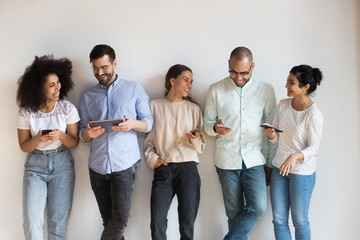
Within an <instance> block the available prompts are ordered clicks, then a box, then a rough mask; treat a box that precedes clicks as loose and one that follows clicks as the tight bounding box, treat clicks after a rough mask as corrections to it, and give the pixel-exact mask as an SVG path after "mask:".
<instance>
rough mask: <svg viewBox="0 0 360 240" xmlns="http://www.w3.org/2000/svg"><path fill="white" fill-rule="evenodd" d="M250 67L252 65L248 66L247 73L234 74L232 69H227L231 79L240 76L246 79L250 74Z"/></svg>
mask: <svg viewBox="0 0 360 240" xmlns="http://www.w3.org/2000/svg"><path fill="white" fill-rule="evenodd" d="M251 67H252V63H251V64H250V68H249V71H247V72H236V71H234V70H232V69H229V73H230V76H231V77H233V78H235V77H237V76H238V75H240V76H241V77H246V76H247V75H249V74H250V72H251Z"/></svg>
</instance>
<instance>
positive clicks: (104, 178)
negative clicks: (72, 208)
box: [79, 44, 153, 240]
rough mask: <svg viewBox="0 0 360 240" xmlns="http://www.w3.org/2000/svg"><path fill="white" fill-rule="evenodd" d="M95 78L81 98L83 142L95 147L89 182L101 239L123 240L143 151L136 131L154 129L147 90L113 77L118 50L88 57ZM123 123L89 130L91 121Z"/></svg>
mask: <svg viewBox="0 0 360 240" xmlns="http://www.w3.org/2000/svg"><path fill="white" fill-rule="evenodd" d="M90 62H91V65H92V69H93V72H94V76H95V77H96V79H97V80H98V81H99V84H96V85H95V86H93V87H92V88H90V89H89V90H87V91H85V92H84V93H83V95H82V96H81V99H80V108H79V113H80V117H81V121H80V131H79V134H80V138H81V140H82V141H83V142H91V150H90V157H89V172H90V182H91V187H92V189H93V192H94V194H95V197H96V201H97V203H98V206H99V210H100V214H101V217H102V219H103V225H104V230H103V232H102V235H101V240H120V239H121V240H122V239H125V238H124V232H125V227H126V225H127V223H128V220H129V218H130V212H131V204H132V199H133V195H134V188H135V175H136V168H137V165H138V164H139V162H140V152H139V146H138V141H137V136H136V132H149V131H150V130H151V128H152V125H153V120H152V114H151V111H150V107H149V97H148V95H147V94H146V92H145V91H144V89H143V87H142V86H141V85H140V84H139V83H137V82H133V81H127V80H124V79H121V78H119V77H118V75H116V74H115V67H116V59H115V51H114V50H113V49H112V48H111V47H110V46H108V45H103V44H101V45H96V46H95V47H94V48H93V49H92V51H91V53H90ZM119 118H124V120H125V121H124V122H122V123H119V124H117V125H115V126H113V127H112V128H109V129H105V128H103V127H101V126H95V127H90V125H89V122H90V121H98V120H109V119H119Z"/></svg>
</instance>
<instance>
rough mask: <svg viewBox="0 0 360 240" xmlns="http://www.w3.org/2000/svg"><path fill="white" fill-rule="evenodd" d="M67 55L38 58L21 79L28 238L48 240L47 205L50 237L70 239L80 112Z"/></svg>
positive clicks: (20, 136)
mask: <svg viewBox="0 0 360 240" xmlns="http://www.w3.org/2000/svg"><path fill="white" fill-rule="evenodd" d="M71 73H72V64H71V62H70V60H68V59H66V58H62V59H54V58H53V56H42V57H35V60H34V61H33V63H32V64H31V65H30V66H29V67H27V68H26V70H25V73H24V75H23V76H22V77H21V78H20V79H19V87H18V91H17V102H18V105H19V107H20V110H19V113H18V119H17V129H18V139H19V145H20V148H21V150H22V151H23V152H27V153H28V155H27V158H26V161H25V171H24V179H23V218H24V223H23V227H24V234H25V239H43V223H44V209H45V206H46V207H47V227H48V239H66V228H67V222H68V219H69V216H70V211H71V206H72V198H73V191H74V181H75V171H74V160H73V157H72V155H71V152H70V151H69V148H75V147H77V145H78V144H79V137H78V121H79V120H80V118H79V114H78V112H77V110H76V108H75V106H74V105H73V104H72V103H70V102H69V101H66V100H63V98H64V96H67V94H68V92H69V91H70V90H71V89H72V87H73V85H74V84H73V81H72V79H71Z"/></svg>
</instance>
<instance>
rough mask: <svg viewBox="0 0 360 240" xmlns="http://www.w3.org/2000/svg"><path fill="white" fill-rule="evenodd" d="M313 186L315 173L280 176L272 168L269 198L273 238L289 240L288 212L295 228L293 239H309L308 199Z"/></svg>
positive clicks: (277, 171) (278, 172)
mask: <svg viewBox="0 0 360 240" xmlns="http://www.w3.org/2000/svg"><path fill="white" fill-rule="evenodd" d="M314 186H315V173H313V174H312V175H295V174H291V173H290V174H289V175H288V176H282V175H280V170H279V169H278V168H274V169H273V172H272V176H271V184H270V196H271V205H272V211H273V224H274V232H275V238H276V239H278V240H288V239H291V234H290V229H289V224H288V220H289V210H290V208H291V217H292V221H293V224H294V227H295V239H297V240H307V239H311V232H310V225H309V220H308V213H309V205H310V198H311V194H312V192H313V189H314Z"/></svg>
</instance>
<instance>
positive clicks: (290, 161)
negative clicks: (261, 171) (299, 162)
mask: <svg viewBox="0 0 360 240" xmlns="http://www.w3.org/2000/svg"><path fill="white" fill-rule="evenodd" d="M295 162H296V158H295V156H294V154H291V155H290V156H289V157H288V158H287V159H286V161H285V162H284V163H283V165H281V167H280V175H283V176H285V175H286V176H287V175H288V174H289V173H292V172H293V171H294V166H295Z"/></svg>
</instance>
